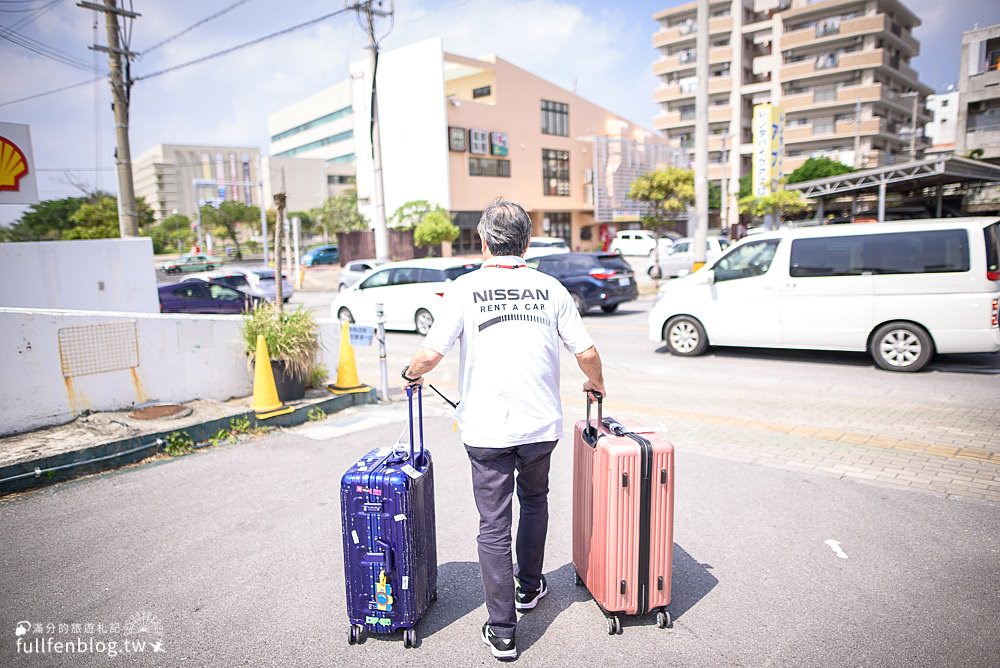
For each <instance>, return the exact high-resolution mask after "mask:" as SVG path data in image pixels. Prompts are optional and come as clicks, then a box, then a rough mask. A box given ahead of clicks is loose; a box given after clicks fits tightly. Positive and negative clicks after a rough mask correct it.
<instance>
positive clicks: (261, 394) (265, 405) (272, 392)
mask: <svg viewBox="0 0 1000 668" xmlns="http://www.w3.org/2000/svg"><path fill="white" fill-rule="evenodd" d="M250 408H251V410H253V412H254V413H256V414H257V419H258V420H266V419H267V418H271V417H274V416H276V415H284V414H286V413H291V412H292V411H293V410H295V409H294V408H292V407H291V406H286V405H284V404H283V403H281V400H280V399H279V398H278V388H277V387H275V385H274V374H273V373H272V372H271V356H270V355H268V354H267V343H266V342H265V341H264V335H263V334H258V335H257V354H256V355H255V356H254V370H253V402H252V403H251V404H250Z"/></svg>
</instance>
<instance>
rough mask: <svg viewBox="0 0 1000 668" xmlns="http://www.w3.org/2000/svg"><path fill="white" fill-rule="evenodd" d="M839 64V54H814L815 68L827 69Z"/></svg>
mask: <svg viewBox="0 0 1000 668" xmlns="http://www.w3.org/2000/svg"><path fill="white" fill-rule="evenodd" d="M839 65H840V54H837V53H821V54H820V55H818V56H816V69H817V70H829V69H832V68H834V67H837V66H839Z"/></svg>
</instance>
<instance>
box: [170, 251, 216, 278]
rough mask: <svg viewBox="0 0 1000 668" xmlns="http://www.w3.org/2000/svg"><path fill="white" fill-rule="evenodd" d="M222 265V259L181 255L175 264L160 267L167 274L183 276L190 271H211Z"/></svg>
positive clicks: (209, 256) (193, 254)
mask: <svg viewBox="0 0 1000 668" xmlns="http://www.w3.org/2000/svg"><path fill="white" fill-rule="evenodd" d="M222 264H223V261H222V259H221V258H217V257H212V256H211V255H200V254H196V253H191V254H188V255H181V256H180V257H179V258H177V260H175V261H173V262H164V263H163V264H161V265H160V269H162V270H163V271H164V272H165V273H167V274H183V273H186V272H189V271H211V270H212V269H215V268H216V267H221V266H222Z"/></svg>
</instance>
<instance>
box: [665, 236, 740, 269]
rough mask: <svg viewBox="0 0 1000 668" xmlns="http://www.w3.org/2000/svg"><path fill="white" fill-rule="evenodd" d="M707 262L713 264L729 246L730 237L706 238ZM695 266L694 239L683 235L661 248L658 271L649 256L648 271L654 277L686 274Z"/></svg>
mask: <svg viewBox="0 0 1000 668" xmlns="http://www.w3.org/2000/svg"><path fill="white" fill-rule="evenodd" d="M705 243H706V247H705V262H706V264H711V263H712V262H714V261H715V260H716V259H717V258H718V257H719V256H720V255H722V252H723V251H724V250H726V249H727V248H729V239H728V237H722V236H711V237H708V238H707V239H706V240H705ZM693 266H694V239H692V238H691V237H682V238H680V239H678V240H677V241H675V242H674V243H673V245H671V246H670V247H669V248H661V249H660V269H659V273H657V269H656V262H654V261H653V258H652V257H650V258H649V266H648V267H646V273H647V274H649V275H650V276H652V277H653V278H660V276H668V277H670V278H673V277H675V276H686V275H688V274H690V273H691V268H692V267H693Z"/></svg>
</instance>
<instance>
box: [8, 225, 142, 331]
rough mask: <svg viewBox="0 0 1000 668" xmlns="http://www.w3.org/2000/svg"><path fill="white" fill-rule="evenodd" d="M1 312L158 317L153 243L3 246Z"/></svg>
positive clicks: (98, 241) (121, 241) (95, 241)
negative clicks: (70, 311)
mask: <svg viewBox="0 0 1000 668" xmlns="http://www.w3.org/2000/svg"><path fill="white" fill-rule="evenodd" d="M0 307H19V308H47V309H77V310H94V311H129V312H137V313H159V311H160V302H159V299H158V297H157V293H156V268H155V266H154V263H153V242H152V240H151V239H149V238H146V237H139V238H133V239H93V240H80V241H39V242H30V243H7V244H0Z"/></svg>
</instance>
